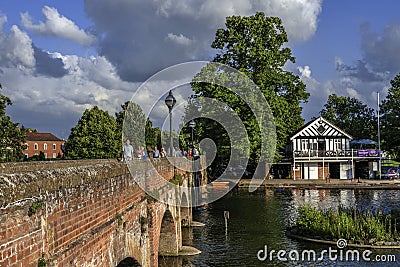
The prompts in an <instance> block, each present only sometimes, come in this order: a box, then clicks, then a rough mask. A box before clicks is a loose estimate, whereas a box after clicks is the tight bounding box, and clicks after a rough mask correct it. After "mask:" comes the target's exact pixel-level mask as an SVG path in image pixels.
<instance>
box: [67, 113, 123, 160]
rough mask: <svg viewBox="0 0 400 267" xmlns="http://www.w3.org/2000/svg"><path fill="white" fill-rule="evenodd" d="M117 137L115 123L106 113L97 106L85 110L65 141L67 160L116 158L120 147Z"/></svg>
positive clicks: (119, 140)
mask: <svg viewBox="0 0 400 267" xmlns="http://www.w3.org/2000/svg"><path fill="white" fill-rule="evenodd" d="M117 137H118V129H117V124H116V121H115V119H114V118H113V117H112V116H110V115H109V114H108V112H106V111H103V110H101V109H99V108H98V107H97V106H95V107H93V108H92V109H87V110H85V112H84V113H83V115H82V117H81V118H80V120H79V122H78V124H77V125H76V126H75V127H74V128H72V129H71V134H70V136H69V137H68V141H67V151H68V158H71V159H101V158H116V157H117V156H118V155H119V154H120V150H121V146H122V145H121V139H118V138H117Z"/></svg>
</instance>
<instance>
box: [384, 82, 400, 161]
mask: <svg viewBox="0 0 400 267" xmlns="http://www.w3.org/2000/svg"><path fill="white" fill-rule="evenodd" d="M390 84H391V87H390V88H389V90H388V95H387V97H386V99H385V100H384V101H382V104H381V114H382V123H381V125H382V126H381V127H382V128H381V129H382V148H383V150H385V151H388V152H389V153H390V154H391V155H392V156H393V157H394V158H400V134H399V133H400V109H399V107H400V74H398V75H397V76H396V77H395V78H394V79H393V80H391V81H390Z"/></svg>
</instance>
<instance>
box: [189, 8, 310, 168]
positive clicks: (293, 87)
mask: <svg viewBox="0 0 400 267" xmlns="http://www.w3.org/2000/svg"><path fill="white" fill-rule="evenodd" d="M225 26H226V28H225V29H218V30H217V32H216V35H215V40H214V41H213V43H212V45H211V47H213V48H215V49H217V50H218V52H217V55H216V56H215V58H214V62H218V63H221V64H225V65H228V66H230V67H232V68H235V69H237V70H239V71H240V72H242V73H244V74H245V75H247V77H249V78H250V79H251V80H252V81H253V82H254V83H255V84H256V85H257V86H258V87H259V90H260V91H261V92H262V94H263V95H264V97H265V99H266V100H267V102H268V104H269V106H270V109H271V111H272V114H273V116H274V121H275V125H276V133H277V143H276V144H277V151H278V152H279V151H280V150H283V149H284V147H285V144H286V140H287V137H288V135H289V134H290V133H292V132H294V131H295V130H297V129H298V128H299V127H301V126H302V125H303V124H304V120H303V118H302V117H301V112H302V108H301V106H300V103H302V102H305V101H307V99H308V96H309V94H308V93H307V92H306V90H305V84H304V83H302V82H301V80H300V78H299V77H298V76H296V75H294V74H293V73H291V72H289V71H286V70H284V69H283V67H284V65H285V64H286V63H287V62H295V58H294V57H293V56H292V54H291V50H290V48H288V47H284V44H285V43H286V42H287V41H288V38H287V35H286V32H285V29H284V27H283V25H282V22H281V20H280V19H279V18H277V17H266V16H265V15H264V13H262V12H258V13H256V14H255V15H253V16H248V17H242V16H231V17H227V18H226V23H225ZM211 68H212V67H206V68H204V69H203V71H202V72H203V73H201V74H200V76H202V77H205V76H207V72H212V71H213V70H212V69H211ZM214 72H215V73H217V74H216V75H217V76H218V77H219V78H218V79H232V77H229V75H227V76H226V77H221V75H219V74H218V73H220V72H221V69H215V70H214ZM236 82H239V83H240V82H243V81H236ZM192 87H193V90H194V91H195V93H196V94H197V95H196V97H197V98H201V97H209V98H213V99H217V100H219V101H221V102H223V103H226V104H227V105H228V106H229V108H231V109H232V110H234V111H235V112H236V113H237V114H238V115H239V117H240V119H241V120H242V121H243V123H244V125H245V127H246V131H247V134H248V137H249V139H250V144H251V147H250V155H251V157H250V159H251V160H252V161H253V162H255V161H257V157H258V155H259V153H260V142H261V136H260V129H259V125H258V123H257V121H256V118H255V117H254V114H253V112H252V111H251V109H250V108H249V105H248V103H245V102H244V101H243V99H241V97H239V96H238V95H235V93H233V92H232V91H230V90H229V89H227V88H223V87H221V86H216V85H214V84H209V83H202V82H196V79H194V82H193V83H192ZM243 93H244V94H246V92H243ZM257 101H258V99H253V100H252V102H253V103H256V102H257ZM196 122H198V123H199V125H201V120H196ZM201 127H206V128H207V129H205V130H204V131H202V133H204V134H205V135H213V136H214V137H215V136H218V140H217V141H218V142H219V143H220V145H221V146H225V145H226V144H228V143H229V140H227V136H226V133H224V132H223V129H221V125H219V124H218V123H217V122H210V121H208V122H207V123H203V125H202V126H201ZM202 133H201V132H199V133H198V134H202ZM213 139H215V138H213ZM217 146H218V144H217ZM276 158H279V154H278V153H277V154H276Z"/></svg>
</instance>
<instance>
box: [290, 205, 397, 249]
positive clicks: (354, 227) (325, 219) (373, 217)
mask: <svg viewBox="0 0 400 267" xmlns="http://www.w3.org/2000/svg"><path fill="white" fill-rule="evenodd" d="M298 213H299V214H298V215H299V216H298V218H297V222H296V226H297V229H298V231H299V232H300V233H302V234H306V235H309V236H313V237H319V238H323V239H329V240H337V239H339V238H345V239H347V240H351V241H353V242H361V243H369V244H374V243H376V242H379V241H388V242H389V241H398V240H400V237H399V234H398V231H399V227H398V226H397V222H398V221H400V211H392V212H391V213H389V214H384V213H383V212H382V211H377V212H372V211H370V210H365V211H360V210H357V209H354V208H352V209H345V208H342V207H340V208H339V209H338V210H322V209H317V208H314V207H311V206H309V205H306V206H301V207H299V209H298Z"/></svg>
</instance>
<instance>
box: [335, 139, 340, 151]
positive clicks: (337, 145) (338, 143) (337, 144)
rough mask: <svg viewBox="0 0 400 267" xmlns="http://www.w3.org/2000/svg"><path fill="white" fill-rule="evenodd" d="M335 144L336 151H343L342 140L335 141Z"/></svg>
mask: <svg viewBox="0 0 400 267" xmlns="http://www.w3.org/2000/svg"><path fill="white" fill-rule="evenodd" d="M333 142H334V148H335V150H342V142H341V140H340V139H335V140H334V141H333Z"/></svg>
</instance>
